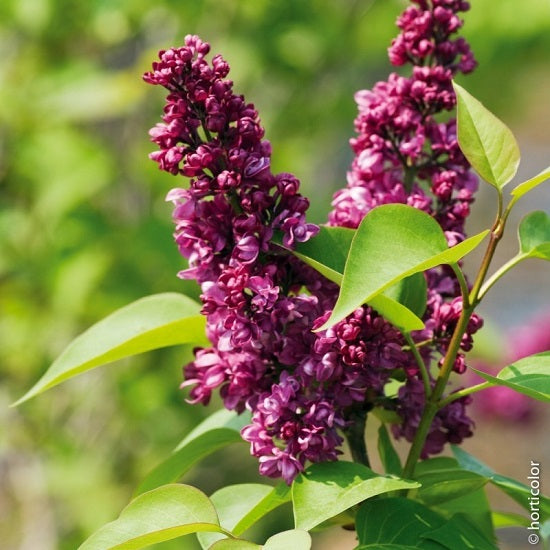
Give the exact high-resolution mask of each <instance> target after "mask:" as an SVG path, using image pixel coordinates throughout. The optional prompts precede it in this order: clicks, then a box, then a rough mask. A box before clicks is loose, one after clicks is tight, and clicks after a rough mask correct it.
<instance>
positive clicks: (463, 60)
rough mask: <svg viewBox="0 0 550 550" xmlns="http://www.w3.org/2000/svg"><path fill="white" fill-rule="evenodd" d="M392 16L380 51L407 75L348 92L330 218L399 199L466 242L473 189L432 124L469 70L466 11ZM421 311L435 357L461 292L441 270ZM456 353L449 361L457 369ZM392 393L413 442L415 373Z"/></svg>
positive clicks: (443, 427)
mask: <svg viewBox="0 0 550 550" xmlns="http://www.w3.org/2000/svg"><path fill="white" fill-rule="evenodd" d="M412 3H413V5H412V6H409V7H408V8H406V10H405V11H404V13H403V14H402V15H401V16H400V17H399V18H398V20H397V25H398V27H399V28H400V29H401V33H400V34H399V35H398V36H397V38H395V39H394V40H393V42H392V45H391V47H390V48H389V58H390V61H391V63H392V64H393V65H395V66H401V65H405V64H411V65H412V74H411V76H409V77H405V76H400V75H398V74H396V73H392V74H391V75H390V76H389V78H388V80H387V81H385V82H378V83H377V84H375V86H374V87H373V88H372V90H362V91H359V92H357V93H356V94H355V100H356V102H357V105H358V109H359V114H358V116H357V118H356V120H355V130H356V132H357V136H356V137H355V138H353V139H352V140H351V141H350V143H351V147H352V149H353V151H354V152H355V158H354V160H353V163H352V166H351V169H350V171H349V172H348V175H347V180H348V183H347V186H346V187H345V188H344V189H341V190H340V191H338V192H337V193H336V194H335V196H334V200H333V203H332V205H333V210H332V211H331V212H330V214H329V223H330V224H331V225H338V226H346V227H351V228H355V227H357V226H358V225H359V223H360V222H361V220H362V219H363V217H364V216H365V215H366V214H367V212H369V211H370V210H371V209H372V208H374V207H375V206H378V205H380V204H387V203H404V204H408V205H410V206H414V207H415V208H419V209H421V210H423V211H425V212H427V213H429V214H430V215H432V216H433V217H434V218H435V219H436V220H437V221H438V222H439V224H440V225H441V227H442V228H443V230H444V231H445V234H446V236H447V240H448V242H449V245H451V246H452V245H454V244H456V243H458V242H460V241H462V240H464V238H465V232H464V223H465V220H466V218H467V216H468V214H469V212H470V204H471V203H472V202H473V195H474V192H475V191H476V189H477V179H476V177H475V176H474V174H473V173H472V172H471V171H470V167H469V164H468V162H467V160H466V159H465V158H464V156H463V155H462V153H461V151H460V149H459V146H458V142H457V138H456V120H455V119H450V120H447V121H445V122H442V121H439V120H438V116H437V115H439V114H440V113H442V112H445V111H449V110H451V109H453V108H454V107H455V105H456V97H455V94H454V92H453V89H452V78H453V77H454V76H455V75H456V74H457V73H459V72H461V73H468V72H470V71H472V70H473V69H474V68H475V66H476V62H475V60H474V58H473V55H472V53H471V51H470V48H469V46H468V44H467V43H466V41H465V40H464V39H463V38H456V39H453V38H452V35H454V34H455V33H456V31H457V30H458V29H459V28H460V27H461V26H462V20H461V19H460V18H459V16H458V13H459V12H461V11H465V10H467V9H469V5H468V3H467V2H463V1H459V0H413V2H412ZM427 282H428V307H427V311H426V314H425V316H424V321H425V324H426V328H425V330H423V331H421V332H419V333H418V334H416V335H415V338H416V340H417V341H418V342H425V343H426V345H425V346H424V347H423V348H422V354H423V357H424V359H425V361H426V362H427V363H429V362H430V360H431V359H432V358H433V357H435V356H439V357H443V356H444V354H445V352H446V350H447V347H448V344H449V341H450V337H451V335H452V333H453V330H454V328H455V326H456V323H457V321H458V318H459V316H460V313H461V310H462V299H461V297H460V288H459V286H458V284H457V282H456V279H455V278H454V277H453V275H452V272H451V271H450V270H449V269H448V268H439V269H434V270H431V271H430V272H428V273H427ZM481 325H482V320H481V319H480V318H479V317H478V316H476V315H474V316H473V317H472V319H471V321H470V323H469V326H468V329H467V332H466V334H465V335H464V338H463V341H462V344H461V350H462V352H466V351H469V350H470V349H471V347H472V334H474V333H475V332H476V331H477V330H478V329H479V328H480V327H481ZM465 368H466V366H465V360H464V354H463V353H459V355H458V356H457V360H456V362H455V365H454V370H455V371H456V372H458V373H463V372H464V371H465ZM407 374H408V377H407V381H406V383H405V385H404V386H403V387H402V388H401V389H400V391H399V395H398V400H397V412H398V413H399V415H400V416H401V418H402V419H403V422H402V423H401V424H397V425H395V426H394V427H393V431H394V435H395V436H396V437H400V436H404V437H405V438H406V439H408V440H409V441H410V440H412V438H413V437H414V434H415V432H416V428H417V427H418V423H419V421H420V415H421V411H422V408H423V406H424V392H423V387H422V383H421V381H420V379H419V374H418V372H414V371H410V370H409V371H407ZM469 402H470V398H463V399H460V400H456V401H454V402H453V403H451V404H450V405H448V406H447V407H446V408H445V409H443V410H441V411H440V412H439V413H438V415H437V418H436V420H435V422H434V423H433V425H432V428H431V432H430V434H429V436H428V439H427V443H426V446H425V448H424V453H423V456H427V455H428V454H431V453H437V452H439V451H440V450H441V449H442V447H443V444H444V443H445V442H447V441H449V442H452V443H457V442H460V441H461V440H462V439H463V438H464V437H467V436H469V435H471V433H472V432H471V428H472V425H473V423H472V421H471V420H470V419H469V418H468V417H467V416H466V414H465V405H466V404H468V403H469Z"/></svg>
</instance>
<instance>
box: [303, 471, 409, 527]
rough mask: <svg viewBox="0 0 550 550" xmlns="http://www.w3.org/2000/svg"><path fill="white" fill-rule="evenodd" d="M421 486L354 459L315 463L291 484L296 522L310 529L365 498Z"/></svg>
mask: <svg viewBox="0 0 550 550" xmlns="http://www.w3.org/2000/svg"><path fill="white" fill-rule="evenodd" d="M418 486H419V484H418V483H416V482H414V481H406V480H403V479H398V478H392V477H384V476H380V475H378V474H376V473H374V472H373V471H372V470H370V469H369V468H367V467H366V466H363V465H361V464H357V463H355V462H344V461H337V462H324V463H319V464H313V465H312V466H310V467H309V468H308V469H307V470H306V471H305V472H303V473H302V474H300V475H299V476H298V477H297V478H296V479H295V480H294V483H293V484H292V501H293V505H294V520H295V525H296V527H297V528H299V529H305V530H310V529H311V528H313V527H315V526H316V525H319V524H320V523H322V522H323V521H325V520H327V519H329V518H332V517H334V516H336V515H338V514H340V513H341V512H343V511H344V510H347V509H348V508H351V507H352V506H354V505H355V504H358V503H359V502H361V501H363V500H365V499H368V498H371V497H373V496H375V495H379V494H382V493H387V492H390V491H395V490H399V489H413V488H415V487H418Z"/></svg>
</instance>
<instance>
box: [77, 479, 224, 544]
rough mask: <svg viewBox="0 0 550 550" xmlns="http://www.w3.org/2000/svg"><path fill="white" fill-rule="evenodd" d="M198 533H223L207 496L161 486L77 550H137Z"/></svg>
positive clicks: (184, 487)
mask: <svg viewBox="0 0 550 550" xmlns="http://www.w3.org/2000/svg"><path fill="white" fill-rule="evenodd" d="M199 531H217V532H223V529H222V528H221V527H220V526H219V522H218V516H217V514H216V510H215V509H214V506H213V504H212V503H211V502H210V500H209V499H208V497H207V496H206V495H205V494H204V493H202V492H201V491H199V490H198V489H195V487H190V486H189V485H164V486H163V487H158V488H157V489H154V490H153V491H149V492H148V493H144V494H142V495H140V496H139V497H137V498H136V499H134V500H133V501H132V502H130V504H128V506H126V508H124V510H123V511H122V512H121V514H120V516H119V518H118V519H116V520H115V521H113V522H111V523H108V524H107V525H104V526H103V527H101V528H100V529H99V530H98V531H96V532H95V533H94V534H93V535H92V536H91V537H90V538H89V539H88V540H86V541H85V542H84V543H83V544H82V546H80V550H110V549H113V550H114V549H117V550H125V549H127V550H130V549H131V550H136V549H138V548H143V547H145V546H149V545H151V544H155V543H158V542H163V541H166V540H171V539H174V538H177V537H181V536H183V535H188V534H190V533H198V532H199Z"/></svg>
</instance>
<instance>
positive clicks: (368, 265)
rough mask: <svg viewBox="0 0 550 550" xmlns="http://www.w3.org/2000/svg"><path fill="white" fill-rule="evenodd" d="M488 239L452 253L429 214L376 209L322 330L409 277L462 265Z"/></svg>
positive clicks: (356, 242) (359, 235)
mask: <svg viewBox="0 0 550 550" xmlns="http://www.w3.org/2000/svg"><path fill="white" fill-rule="evenodd" d="M487 233H488V231H484V232H483V233H480V234H479V235H476V236H474V237H471V238H469V239H466V240H465V241H463V242H461V243H459V244H457V245H456V246H454V247H452V248H448V246H447V240H446V238H445V235H444V233H443V230H442V229H441V227H440V226H439V224H438V223H437V222H436V221H435V220H434V219H433V218H432V217H431V216H430V215H428V214H426V213H425V212H422V211H421V210H418V209H416V208H413V207H411V206H407V205H404V204H386V205H382V206H378V207H376V208H374V209H373V210H371V211H370V212H369V213H368V214H367V215H366V216H365V218H363V221H362V222H361V224H360V226H359V228H358V229H357V232H356V233H355V237H354V238H353V241H352V243H351V248H350V251H349V254H348V259H347V262H346V266H345V269H344V274H343V277H342V286H341V289H340V295H339V296H338V300H337V302H336V305H335V306H334V309H333V311H332V315H331V316H330V318H329V319H328V321H327V322H326V323H325V324H324V325H323V326H322V327H320V328H319V329H318V330H324V329H327V328H329V327H331V326H332V325H334V324H335V323H337V322H339V321H341V320H342V319H344V318H345V317H346V316H347V315H349V314H350V313H352V312H353V311H354V310H355V309H356V308H358V307H359V306H361V305H362V304H364V303H369V304H370V303H371V301H372V299H373V298H374V297H376V296H378V295H379V294H381V293H382V292H384V291H385V290H386V289H388V288H389V287H391V286H392V285H394V284H395V283H397V282H398V281H400V280H402V279H404V278H405V277H408V276H410V275H413V274H415V273H419V272H422V271H425V270H427V269H430V268H432V267H435V266H437V265H440V264H453V263H456V262H458V261H459V260H460V259H461V258H462V257H463V256H465V255H466V254H468V253H469V252H471V251H472V250H473V249H474V248H475V247H476V246H478V244H479V243H480V242H481V240H482V239H483V238H484V237H485V235H486V234H487ZM373 307H374V306H373Z"/></svg>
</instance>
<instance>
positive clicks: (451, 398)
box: [439, 382, 493, 409]
mask: <svg viewBox="0 0 550 550" xmlns="http://www.w3.org/2000/svg"><path fill="white" fill-rule="evenodd" d="M492 386H493V384H491V382H481V383H480V384H476V385H475V386H470V387H469V388H464V389H462V390H458V391H455V392H454V393H452V394H451V395H448V396H447V397H446V398H445V399H442V400H441V401H440V402H439V408H440V409H442V408H443V407H446V406H447V405H448V404H449V403H452V402H453V401H456V400H457V399H460V398H461V397H465V396H466V395H471V394H472V393H477V392H478V391H481V390H486V389H487V388H491V387H492Z"/></svg>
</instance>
